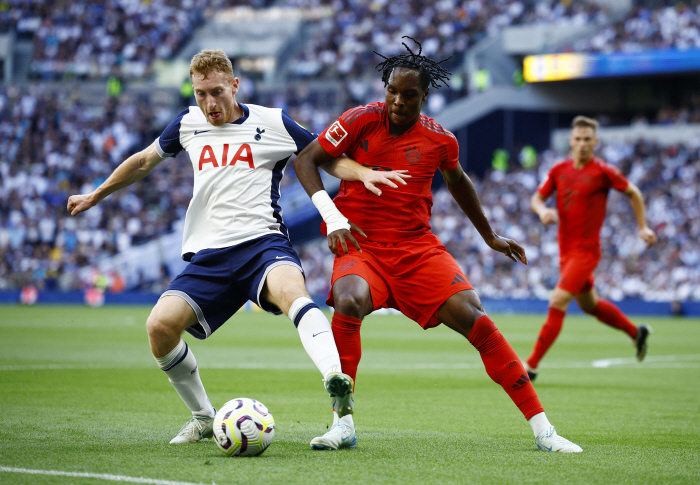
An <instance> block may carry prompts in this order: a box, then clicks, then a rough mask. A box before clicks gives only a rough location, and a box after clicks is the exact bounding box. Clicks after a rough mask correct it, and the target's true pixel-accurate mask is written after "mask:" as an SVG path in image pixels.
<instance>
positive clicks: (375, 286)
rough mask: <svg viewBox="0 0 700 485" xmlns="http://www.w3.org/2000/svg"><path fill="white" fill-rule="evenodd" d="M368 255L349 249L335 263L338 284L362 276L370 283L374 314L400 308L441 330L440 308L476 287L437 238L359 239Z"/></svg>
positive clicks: (334, 272) (424, 323) (412, 318)
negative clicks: (382, 310) (451, 299)
mask: <svg viewBox="0 0 700 485" xmlns="http://www.w3.org/2000/svg"><path fill="white" fill-rule="evenodd" d="M359 243H360V246H361V247H362V252H358V251H357V250H356V249H355V248H354V247H353V246H352V245H351V244H348V250H349V254H346V255H344V256H342V257H340V258H338V257H336V258H335V261H334V263H333V277H332V278H331V291H330V293H329V295H328V299H327V300H326V303H328V305H330V306H335V305H334V302H333V285H334V284H335V282H336V281H337V280H338V278H342V277H343V276H347V275H351V274H352V275H358V276H360V277H362V278H363V279H364V280H365V281H367V283H369V289H370V292H371V295H372V305H373V310H378V309H379V308H394V309H396V310H399V311H400V312H401V313H403V314H404V315H406V316H407V317H408V318H410V319H411V320H413V321H415V322H418V324H419V325H420V326H421V327H423V328H432V327H436V326H438V325H440V323H441V322H440V321H439V320H438V316H437V313H438V309H439V308H440V306H442V304H443V303H445V301H447V299H448V298H449V297H451V296H452V295H454V294H455V293H457V292H459V291H462V290H472V289H473V287H472V285H470V284H469V281H467V278H466V276H464V273H463V272H462V270H461V269H460V268H459V265H458V264H457V262H456V261H455V260H454V258H453V257H452V256H451V255H450V254H449V253H448V252H447V250H446V249H445V246H443V245H442V243H441V242H440V240H439V239H438V238H437V236H435V235H434V234H432V233H428V234H426V235H424V236H420V237H418V238H415V239H411V240H408V241H402V242H399V243H378V242H369V241H363V240H362V238H360V240H359Z"/></svg>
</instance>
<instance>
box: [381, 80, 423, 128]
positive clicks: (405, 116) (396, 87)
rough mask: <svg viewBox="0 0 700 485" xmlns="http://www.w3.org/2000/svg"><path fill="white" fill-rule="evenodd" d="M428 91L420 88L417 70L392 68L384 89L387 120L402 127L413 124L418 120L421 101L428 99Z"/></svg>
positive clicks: (421, 105)
mask: <svg viewBox="0 0 700 485" xmlns="http://www.w3.org/2000/svg"><path fill="white" fill-rule="evenodd" d="M428 91H429V89H425V90H423V88H421V84H420V75H419V74H418V71H415V70H413V69H409V68H406V67H396V68H394V70H393V71H392V72H391V76H389V82H388V83H387V86H386V90H385V97H386V110H387V114H388V116H389V122H390V123H391V124H393V125H395V126H398V127H402V128H403V127H405V128H408V127H410V126H413V124H414V123H415V122H416V121H418V117H419V116H420V110H421V108H422V107H423V102H424V101H425V100H426V99H428Z"/></svg>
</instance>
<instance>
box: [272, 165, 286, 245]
mask: <svg viewBox="0 0 700 485" xmlns="http://www.w3.org/2000/svg"><path fill="white" fill-rule="evenodd" d="M288 161H289V158H283V159H282V160H280V161H279V162H277V163H276V164H275V168H274V169H272V181H271V182H272V187H270V199H271V200H272V211H273V212H272V215H273V216H275V219H277V222H279V225H280V232H281V233H282V234H284V235H285V236H286V237H287V238H289V231H288V230H287V226H285V225H284V221H283V220H282V207H281V206H280V204H279V201H280V182H281V181H282V175H284V174H283V173H282V171H283V170H284V167H285V165H287V162H288Z"/></svg>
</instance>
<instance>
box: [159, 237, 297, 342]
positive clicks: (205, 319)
mask: <svg viewBox="0 0 700 485" xmlns="http://www.w3.org/2000/svg"><path fill="white" fill-rule="evenodd" d="M283 264H287V265H291V266H295V267H297V268H299V270H300V271H301V272H302V274H303V270H302V268H301V262H300V261H299V256H298V255H297V253H296V251H294V248H292V244H291V243H290V242H289V239H287V238H286V237H285V236H282V235H278V234H270V235H266V236H262V237H259V238H256V239H253V240H251V241H246V242H244V243H241V244H237V245H236V246H231V247H228V248H220V249H203V250H201V251H199V252H197V253H196V254H195V255H194V256H192V259H191V260H190V263H189V264H188V265H187V266H186V267H185V269H184V270H183V271H182V273H180V274H179V275H178V276H177V277H176V278H175V279H174V280H173V281H172V282H171V283H170V285H168V288H167V289H166V290H165V293H163V294H162V295H161V298H163V297H164V296H168V295H174V296H179V297H180V298H182V299H184V300H185V301H186V302H187V303H188V304H189V305H190V306H191V307H192V309H193V310H194V312H195V314H196V315H197V321H198V323H196V324H194V325H192V326H191V327H190V328H188V329H187V331H188V332H189V333H190V334H192V336H193V337H195V338H197V339H199V340H204V339H205V338H207V337H209V336H210V335H211V334H212V333H214V332H215V331H216V329H218V328H219V327H220V326H222V325H223V324H224V323H225V322H226V321H227V320H228V319H229V318H231V316H232V315H233V314H234V313H236V312H237V311H238V310H239V309H240V308H241V307H242V306H243V305H245V303H246V302H247V301H248V300H251V301H253V302H255V303H257V305H258V306H259V307H260V308H262V309H263V310H265V311H267V312H269V313H272V314H274V315H279V314H281V313H282V312H281V311H280V310H279V308H276V307H274V306H272V305H271V304H270V303H265V304H263V302H261V301H260V293H261V292H262V289H263V286H264V285H265V278H267V274H268V273H269V272H270V270H272V268H274V267H276V266H280V265H283Z"/></svg>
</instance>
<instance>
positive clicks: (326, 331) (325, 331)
mask: <svg viewBox="0 0 700 485" xmlns="http://www.w3.org/2000/svg"><path fill="white" fill-rule="evenodd" d="M322 333H328V330H324V331H323V332H318V333H315V334H313V336H312V337H311V338H314V337H315V336H316V335H321V334H322Z"/></svg>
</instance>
